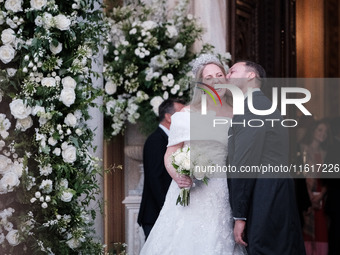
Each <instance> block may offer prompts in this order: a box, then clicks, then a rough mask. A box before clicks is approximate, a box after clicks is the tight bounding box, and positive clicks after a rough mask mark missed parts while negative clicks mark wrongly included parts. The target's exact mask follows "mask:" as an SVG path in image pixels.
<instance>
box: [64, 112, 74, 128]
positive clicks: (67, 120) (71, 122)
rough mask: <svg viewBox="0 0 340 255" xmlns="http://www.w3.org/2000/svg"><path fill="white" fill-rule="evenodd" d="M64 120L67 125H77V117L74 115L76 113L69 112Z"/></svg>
mask: <svg viewBox="0 0 340 255" xmlns="http://www.w3.org/2000/svg"><path fill="white" fill-rule="evenodd" d="M64 122H65V124H66V125H67V126H70V127H75V126H76V125H77V118H76V116H74V114H72V113H69V114H67V116H66V118H65V120H64Z"/></svg>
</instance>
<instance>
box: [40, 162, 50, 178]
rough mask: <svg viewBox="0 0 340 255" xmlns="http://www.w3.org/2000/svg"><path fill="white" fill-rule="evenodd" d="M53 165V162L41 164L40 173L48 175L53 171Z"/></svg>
mask: <svg viewBox="0 0 340 255" xmlns="http://www.w3.org/2000/svg"><path fill="white" fill-rule="evenodd" d="M52 170H53V169H52V166H51V164H48V165H46V166H39V173H40V175H43V176H48V175H49V174H51V173H52Z"/></svg>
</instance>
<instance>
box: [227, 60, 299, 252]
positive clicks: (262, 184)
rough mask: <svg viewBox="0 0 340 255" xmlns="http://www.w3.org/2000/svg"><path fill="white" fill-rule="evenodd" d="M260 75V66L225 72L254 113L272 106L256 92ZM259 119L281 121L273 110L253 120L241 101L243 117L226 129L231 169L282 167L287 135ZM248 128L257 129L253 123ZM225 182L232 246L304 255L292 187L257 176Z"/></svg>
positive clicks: (247, 65)
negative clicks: (232, 238)
mask: <svg viewBox="0 0 340 255" xmlns="http://www.w3.org/2000/svg"><path fill="white" fill-rule="evenodd" d="M265 75H266V74H265V71H264V69H263V68H262V67H261V66H260V65H258V64H256V63H253V62H250V61H242V62H238V63H236V64H235V65H233V66H232V67H231V68H230V70H229V73H228V75H227V79H228V81H229V82H230V83H231V84H234V85H236V86H237V87H239V88H240V89H241V90H242V92H243V94H245V97H246V96H247V91H248V89H253V93H252V98H253V106H254V108H255V109H257V110H267V109H270V108H271V106H272V103H271V102H270V100H269V99H268V98H267V97H266V96H265V95H264V94H263V93H262V92H261V90H260V87H261V80H262V78H265ZM233 107H237V105H235V104H234V105H233ZM253 119H256V120H262V121H263V123H264V125H262V126H261V127H251V125H249V124H248V123H249V122H248V121H249V120H253ZM265 119H279V120H282V117H281V115H280V112H279V111H278V110H275V111H274V112H273V113H272V114H269V115H266V116H262V115H255V114H254V113H252V112H251V111H250V110H249V108H248V103H247V99H245V102H244V114H242V115H234V117H233V119H232V123H234V124H232V126H231V127H230V129H229V136H230V137H229V142H228V143H229V144H228V155H229V158H228V161H229V164H230V165H231V166H234V167H236V169H237V170H241V169H242V167H244V166H260V165H263V166H269V165H271V166H280V165H281V164H282V165H287V163H288V142H289V139H288V132H287V130H286V128H284V127H282V126H281V121H276V122H275V124H274V125H273V123H272V122H270V121H269V122H268V121H265ZM243 123H244V124H243ZM255 123H256V124H255ZM252 124H253V125H256V126H260V125H259V121H256V122H253V123H252ZM229 177H230V178H229V193H230V203H231V208H232V213H233V217H234V220H235V225H234V236H235V241H236V242H237V243H239V244H242V245H245V246H247V251H248V254H249V255H259V254H262V255H274V254H275V255H283V254H286V255H303V254H305V250H304V243H303V237H302V232H301V228H300V222H299V216H298V211H297V208H296V201H295V192H294V182H293V180H292V179H290V178H289V175H288V174H287V175H285V174H280V176H279V175H275V174H274V176H273V175H272V176H266V177H271V178H263V176H262V177H261V176H260V175H259V174H255V175H247V176H245V175H244V174H242V173H241V174H240V173H235V175H234V174H229ZM278 177H280V178H278Z"/></svg>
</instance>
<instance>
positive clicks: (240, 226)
mask: <svg viewBox="0 0 340 255" xmlns="http://www.w3.org/2000/svg"><path fill="white" fill-rule="evenodd" d="M245 227H246V222H245V221H244V220H236V221H235V226H234V237H235V242H236V243H238V244H241V245H244V246H247V245H248V244H247V243H246V242H245V241H243V237H244V229H245Z"/></svg>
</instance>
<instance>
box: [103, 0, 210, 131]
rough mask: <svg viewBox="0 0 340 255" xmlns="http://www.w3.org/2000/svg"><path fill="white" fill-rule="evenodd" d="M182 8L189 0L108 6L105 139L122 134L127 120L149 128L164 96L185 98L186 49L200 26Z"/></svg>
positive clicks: (188, 74)
mask: <svg viewBox="0 0 340 255" xmlns="http://www.w3.org/2000/svg"><path fill="white" fill-rule="evenodd" d="M187 7H188V0H180V1H179V2H178V4H177V6H176V7H175V9H174V10H172V11H170V12H167V10H166V1H165V0H154V1H152V4H150V5H147V4H144V3H142V2H138V3H136V4H130V5H127V6H123V7H118V8H114V9H113V10H112V12H111V14H110V15H109V17H108V24H109V29H110V31H109V33H108V34H107V40H106V41H107V45H106V47H105V49H104V79H105V95H104V107H103V111H104V114H105V135H106V138H111V137H113V136H115V135H117V134H120V133H122V132H123V131H124V129H125V127H126V123H127V122H130V123H136V121H139V122H140V123H141V128H142V131H144V133H149V132H150V131H152V130H153V129H154V128H155V126H157V116H158V106H159V105H160V104H161V102H162V101H163V100H165V99H167V98H169V97H177V98H178V97H179V98H182V99H188V97H189V95H188V94H189V82H190V80H191V79H192V73H191V72H190V70H191V67H190V65H189V63H190V62H191V61H192V60H193V59H194V58H195V55H194V54H193V53H192V52H191V51H190V50H191V48H192V46H193V44H194V42H195V41H196V40H197V39H200V37H201V34H202V32H203V29H202V28H201V27H200V26H198V25H197V22H196V20H195V19H194V17H193V16H192V15H191V14H187ZM209 47H210V46H209V45H205V46H204V47H203V51H206V50H207V49H208V48H209Z"/></svg>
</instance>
